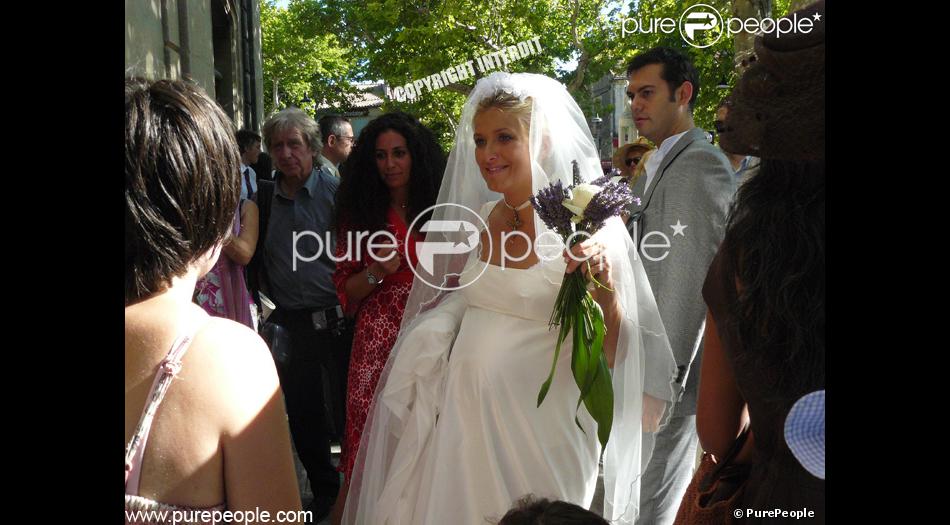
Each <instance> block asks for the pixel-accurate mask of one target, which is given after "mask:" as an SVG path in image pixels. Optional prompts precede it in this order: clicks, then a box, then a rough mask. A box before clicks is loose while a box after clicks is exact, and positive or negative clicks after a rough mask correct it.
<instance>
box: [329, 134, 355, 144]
mask: <svg viewBox="0 0 950 525" xmlns="http://www.w3.org/2000/svg"><path fill="white" fill-rule="evenodd" d="M334 137H336V138H338V139H340V140H348V141H350V142H353V143H356V137H347V136H345V135H334Z"/></svg>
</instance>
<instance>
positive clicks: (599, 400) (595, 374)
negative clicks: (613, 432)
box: [531, 160, 638, 451]
mask: <svg viewBox="0 0 950 525" xmlns="http://www.w3.org/2000/svg"><path fill="white" fill-rule="evenodd" d="M573 165H574V170H573V171H574V185H573V186H571V187H569V188H565V187H564V186H563V185H562V184H561V182H560V181H557V182H555V183H554V184H552V185H550V186H548V187H547V188H544V189H542V190H541V191H539V192H538V194H537V195H535V196H532V197H531V204H532V205H533V206H534V209H535V210H536V211H537V213H538V217H539V218H540V219H541V220H542V221H544V223H545V224H546V225H547V226H548V227H549V228H551V229H552V230H554V231H555V232H556V233H557V234H558V235H560V236H561V238H562V239H563V240H564V243H565V245H566V246H568V249H570V248H571V247H573V246H574V245H575V244H577V243H579V242H581V241H583V239H584V238H585V237H589V236H590V235H593V234H594V233H596V232H597V231H598V230H600V228H601V227H603V225H604V223H605V222H606V221H607V219H609V218H610V217H613V216H615V215H620V213H621V212H622V211H623V210H624V209H625V208H626V207H627V205H629V204H630V203H631V202H634V201H636V200H638V199H635V198H634V197H633V194H632V193H631V192H630V186H629V185H628V184H627V183H626V182H625V181H623V180H621V178H620V177H608V176H604V177H601V178H599V179H597V180H594V181H592V182H590V183H586V184H582V183H581V181H580V174H579V171H578V168H577V161H576V160H575V161H574V162H573ZM578 233H586V234H587V235H578ZM587 264H588V265H589V263H587ZM588 268H589V267H588ZM589 273H590V272H588V274H589ZM591 279H592V280H593V282H594V283H595V284H596V285H597V286H601V287H604V288H606V287H605V286H604V285H603V284H601V283H599V282H597V279H596V278H594V277H593V276H591ZM549 325H550V326H551V328H554V327H560V332H559V333H558V338H557V345H556V346H555V348H554V362H553V363H552V364H551V372H550V373H549V374H548V378H547V380H546V381H545V382H544V384H542V385H541V391H540V392H538V406H541V403H542V402H543V401H544V397H545V396H546V395H547V393H548V389H549V388H550V387H551V381H552V380H553V379H554V370H555V368H556V367H557V360H558V356H559V355H560V353H561V344H562V343H563V342H564V340H565V339H567V336H568V334H569V333H571V331H572V330H573V342H574V347H573V350H572V352H571V371H572V372H573V374H574V381H575V382H576V383H577V387H578V388H579V389H580V391H581V395H580V399H578V400H577V406H576V407H575V414H574V423H575V424H576V425H577V427H578V428H580V429H581V431H582V432H583V431H584V428H583V427H582V426H581V424H580V421H579V420H578V419H577V410H579V409H580V406H581V403H584V406H586V407H587V411H588V412H590V415H591V416H592V417H593V418H594V421H596V422H597V437H598V439H599V440H600V444H601V447H602V448H601V450H602V451H603V450H604V449H605V448H606V447H607V440H608V439H609V437H610V428H611V426H612V425H613V414H614V391H613V385H612V383H611V380H610V370H609V369H608V366H607V356H606V355H605V354H604V335H605V334H606V327H605V325H604V315H603V312H602V311H601V309H600V306H599V305H598V304H597V303H596V302H595V301H594V298H593V296H591V294H590V292H589V291H588V290H587V279H586V278H585V277H584V276H583V274H582V272H580V271H575V272H572V273H568V274H565V275H564V280H563V281H562V282H561V290H560V291H559V292H558V296H557V299H556V300H555V301H554V311H553V312H552V313H551V320H550V323H549Z"/></svg>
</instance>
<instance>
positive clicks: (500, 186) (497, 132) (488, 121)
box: [473, 107, 531, 194]
mask: <svg viewBox="0 0 950 525" xmlns="http://www.w3.org/2000/svg"><path fill="white" fill-rule="evenodd" d="M473 124H474V127H475V135H474V138H475V162H476V163H477V164H478V167H479V169H480V170H481V172H482V177H483V178H484V179H485V183H486V184H487V185H488V189H490V190H492V191H495V192H498V193H511V192H515V193H523V191H524V190H525V188H526V189H527V192H528V193H529V194H530V192H531V156H530V153H529V151H528V126H526V125H525V124H524V121H523V120H522V119H521V118H519V116H518V115H517V114H516V113H514V112H510V111H502V110H500V109H498V108H496V107H490V108H488V109H485V110H484V111H481V112H479V113H478V114H476V115H475V119H474V121H473Z"/></svg>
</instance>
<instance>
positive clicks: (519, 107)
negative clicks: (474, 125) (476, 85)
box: [475, 90, 531, 132]
mask: <svg viewBox="0 0 950 525" xmlns="http://www.w3.org/2000/svg"><path fill="white" fill-rule="evenodd" d="M491 108H497V109H500V110H501V111H504V112H506V113H514V114H515V115H517V116H518V120H519V121H521V124H523V125H524V131H526V132H527V131H528V129H530V128H531V97H525V99H524V100H522V99H520V98H518V97H516V96H514V95H512V94H511V93H508V92H507V91H502V90H499V91H495V92H494V93H492V94H491V95H489V96H487V97H485V98H483V99H482V100H481V101H479V103H478V108H477V109H476V110H475V117H477V116H478V115H480V114H481V113H482V112H484V111H486V110H488V109H491Z"/></svg>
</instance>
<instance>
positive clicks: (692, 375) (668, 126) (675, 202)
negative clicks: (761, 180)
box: [627, 48, 735, 525]
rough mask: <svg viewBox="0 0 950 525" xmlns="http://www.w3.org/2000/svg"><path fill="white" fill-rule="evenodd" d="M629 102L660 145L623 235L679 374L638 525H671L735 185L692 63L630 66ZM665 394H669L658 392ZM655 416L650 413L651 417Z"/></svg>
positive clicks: (653, 393) (650, 54)
mask: <svg viewBox="0 0 950 525" xmlns="http://www.w3.org/2000/svg"><path fill="white" fill-rule="evenodd" d="M627 80H628V85H627V96H628V97H629V98H630V109H631V113H632V115H633V119H634V122H635V124H636V126H637V130H638V131H639V132H640V135H642V136H645V137H647V138H648V139H650V140H651V141H652V142H653V143H654V144H656V145H657V151H656V152H655V153H654V154H653V155H652V156H651V157H650V158H649V160H647V161H646V166H645V173H644V175H642V176H641V177H640V178H639V179H638V180H637V182H636V183H635V184H634V186H633V193H634V195H636V196H638V197H640V198H641V201H640V204H639V205H634V206H633V207H631V209H630V212H631V217H630V220H629V221H628V223H627V228H628V230H630V234H631V235H632V236H633V239H634V242H635V243H636V244H637V246H638V248H639V249H638V256H640V257H642V260H643V266H644V269H645V270H646V273H647V278H648V279H649V281H650V286H651V288H652V289H653V295H654V296H655V297H656V302H657V306H658V308H659V311H660V317H661V318H662V320H663V324H664V326H665V328H666V333H667V335H668V336H669V339H670V345H671V346H672V349H673V355H674V358H675V359H676V365H677V367H678V369H679V373H678V375H677V377H676V378H675V382H676V387H677V389H678V390H679V391H678V392H675V393H674V394H673V397H674V399H672V401H673V402H674V403H675V405H674V409H673V412H672V416H671V417H670V419H669V422H668V423H667V424H666V425H665V426H664V427H663V428H662V429H661V430H660V431H659V432H657V433H656V434H655V435H651V436H646V435H645V436H644V442H645V443H646V442H649V441H648V439H649V438H650V437H653V438H655V445H654V449H653V455H652V457H651V458H650V462H649V464H648V465H647V467H646V470H645V471H644V475H643V478H642V480H641V486H640V506H641V507H640V516H639V518H638V519H637V523H638V524H649V525H654V524H656V525H662V524H671V523H673V519H674V518H675V517H676V511H677V509H678V508H679V504H680V500H681V499H682V497H683V493H684V492H685V491H686V487H687V485H688V484H689V481H690V479H691V477H692V473H693V466H694V464H695V461H696V447H697V442H698V438H697V436H696V397H697V392H698V388H697V384H698V382H699V370H700V361H701V359H702V341H703V331H704V328H705V319H706V304H705V303H704V302H703V296H702V286H703V281H704V280H705V278H706V271H707V270H708V268H709V265H710V263H711V262H712V259H713V257H714V256H715V255H716V250H717V249H718V247H719V243H720V241H722V237H723V234H724V232H725V220H726V215H727V213H728V209H729V206H730V204H731V199H732V196H733V194H734V193H735V182H734V180H733V177H732V169H731V168H730V165H729V160H728V159H727V158H726V156H725V155H723V153H722V151H720V150H719V149H718V148H716V147H715V146H713V145H712V144H710V143H709V141H708V140H707V139H706V136H705V133H704V132H703V130H702V129H700V128H697V127H695V125H694V124H693V106H694V104H695V102H696V97H697V95H698V93H699V75H698V74H697V72H696V68H695V67H693V65H692V64H691V63H690V61H689V59H688V58H686V57H685V56H683V55H682V54H681V53H679V52H677V51H674V50H672V49H668V48H654V49H651V50H649V51H646V52H644V53H641V54H640V55H638V56H637V57H635V58H634V59H633V60H632V61H631V62H630V65H629V66H628V67H627ZM666 380H667V378H651V377H648V378H646V385H645V388H644V391H645V394H646V395H645V396H644V430H649V429H650V428H651V426H654V428H655V424H656V422H657V421H658V420H659V417H660V414H659V413H658V410H657V409H656V408H655V407H660V406H665V405H664V404H663V403H658V402H656V400H655V399H654V397H655V398H657V399H660V400H664V401H670V400H669V399H668V397H669V394H668V390H669V388H668V384H664V381H666ZM663 386H666V387H667V388H666V391H667V392H664V391H663V389H662V387H663ZM651 409H652V410H651Z"/></svg>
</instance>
